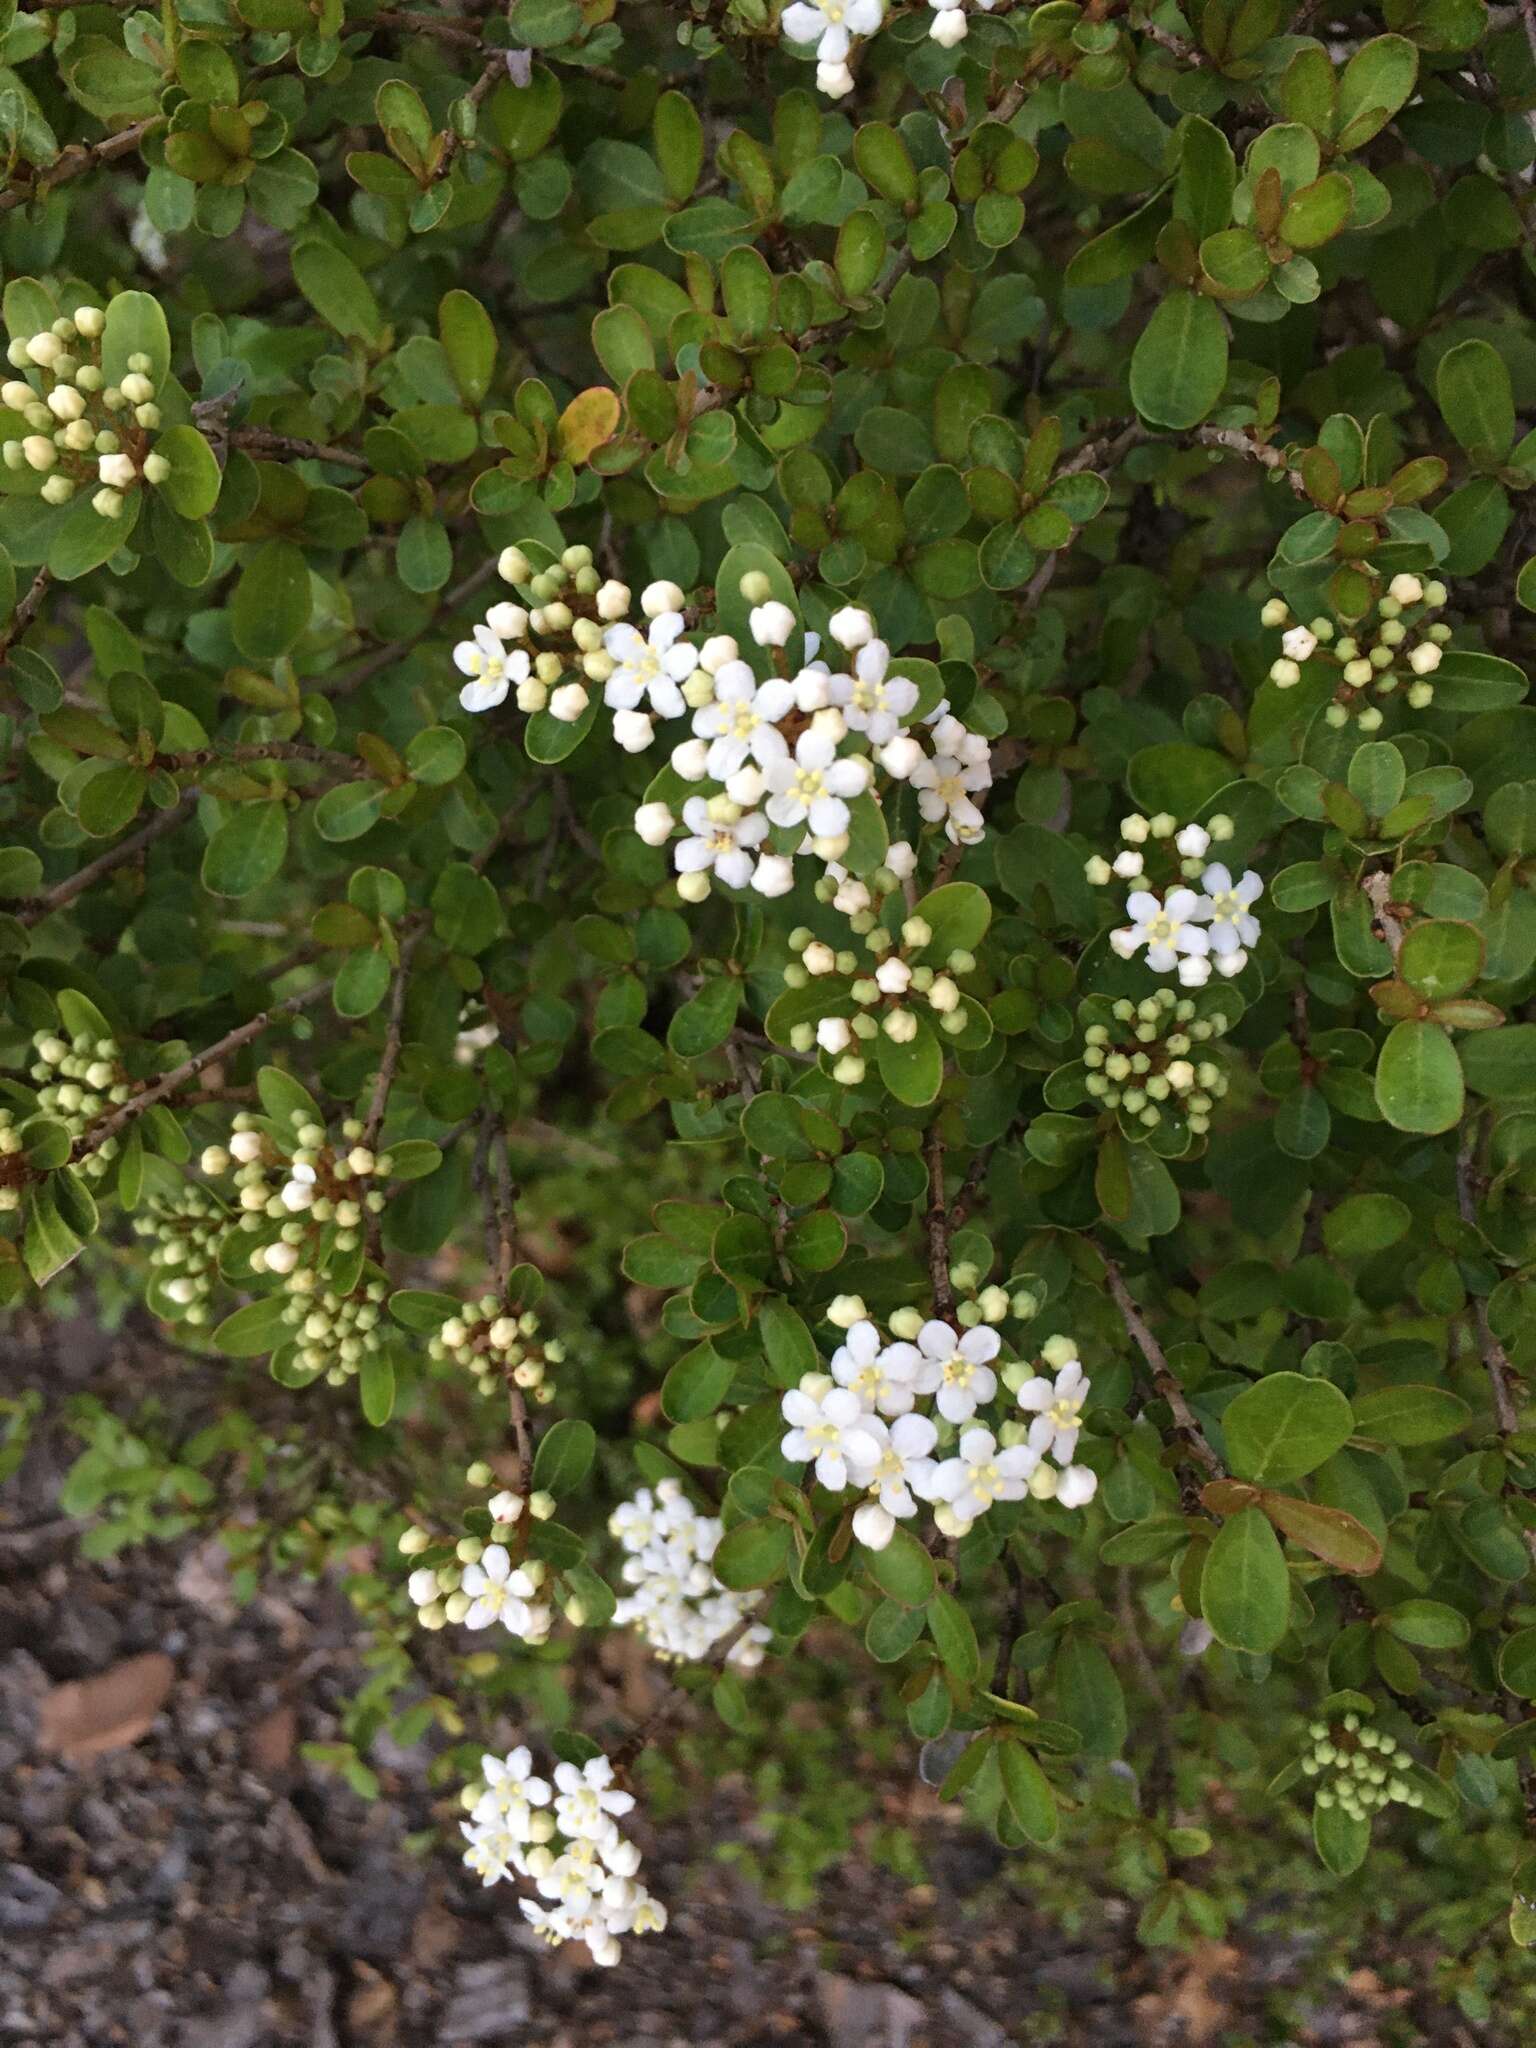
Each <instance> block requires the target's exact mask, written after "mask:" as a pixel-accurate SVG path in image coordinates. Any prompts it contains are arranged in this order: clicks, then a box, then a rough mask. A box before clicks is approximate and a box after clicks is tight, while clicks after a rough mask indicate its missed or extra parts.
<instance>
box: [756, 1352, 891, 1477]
mask: <svg viewBox="0 0 1536 2048" xmlns="http://www.w3.org/2000/svg"><path fill="white" fill-rule="evenodd" d="M779 1406H780V1412H781V1413H782V1414H783V1417H784V1420H785V1421H786V1422H787V1423H788V1424H789V1430H788V1433H787V1434H786V1435H785V1437H784V1439H783V1441H782V1443H781V1444H780V1446H779V1448H780V1450H781V1451H782V1452H783V1454H784V1456H785V1457H786V1458H788V1459H789V1461H790V1463H791V1464H793V1465H803V1464H805V1463H806V1462H807V1461H808V1460H810V1459H814V1460H815V1461H816V1477H817V1479H818V1480H819V1481H820V1482H821V1484H822V1485H823V1486H825V1487H827V1488H829V1489H830V1490H831V1491H832V1492H833V1493H840V1492H841V1491H842V1489H843V1488H844V1487H845V1486H846V1485H847V1484H848V1481H849V1474H850V1471H851V1472H852V1473H853V1475H854V1483H855V1484H857V1485H862V1484H863V1483H864V1482H863V1477H862V1475H863V1473H864V1472H865V1471H867V1470H868V1469H869V1468H870V1467H872V1466H873V1465H875V1464H876V1463H877V1462H878V1460H879V1457H880V1443H879V1440H878V1439H877V1438H876V1436H875V1435H874V1433H873V1431H872V1430H871V1429H870V1428H869V1421H870V1417H869V1415H868V1413H867V1411H866V1410H865V1407H864V1404H863V1403H862V1402H861V1401H860V1399H859V1397H858V1395H857V1394H855V1393H852V1392H850V1390H849V1389H848V1388H847V1387H840V1386H838V1385H837V1383H836V1381H835V1380H829V1379H828V1378H827V1377H826V1376H825V1374H823V1373H807V1374H806V1376H805V1378H804V1379H803V1380H802V1381H801V1382H800V1384H799V1386H798V1387H791V1388H790V1389H789V1391H788V1393H787V1394H785V1396H784V1398H783V1400H782V1401H781V1402H780V1404H779Z"/></svg>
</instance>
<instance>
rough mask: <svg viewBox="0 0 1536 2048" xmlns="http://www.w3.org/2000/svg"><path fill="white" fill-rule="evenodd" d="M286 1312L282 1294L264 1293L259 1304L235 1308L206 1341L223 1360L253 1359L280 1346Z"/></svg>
mask: <svg viewBox="0 0 1536 2048" xmlns="http://www.w3.org/2000/svg"><path fill="white" fill-rule="evenodd" d="M287 1310H288V1297H287V1296H286V1295H285V1294H267V1295H263V1296H262V1298H261V1299H260V1300H259V1301H248V1302H247V1303H246V1305H245V1307H244V1308H237V1309H236V1310H235V1312H234V1314H233V1315H229V1316H226V1317H225V1318H224V1320H223V1322H222V1323H220V1324H219V1326H218V1328H217V1329H216V1330H215V1331H214V1333H213V1335H212V1337H211V1338H210V1339H209V1342H210V1343H211V1344H212V1345H213V1348H214V1350H215V1351H222V1352H223V1353H224V1355H225V1357H226V1358H257V1357H259V1356H260V1355H261V1354H262V1352H264V1351H270V1350H272V1349H273V1347H274V1346H275V1345H278V1344H281V1343H282V1341H283V1339H284V1337H285V1336H286V1335H287V1331H288V1324H287V1321H286V1316H287Z"/></svg>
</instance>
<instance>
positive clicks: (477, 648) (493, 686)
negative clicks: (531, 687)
mask: <svg viewBox="0 0 1536 2048" xmlns="http://www.w3.org/2000/svg"><path fill="white" fill-rule="evenodd" d="M453 665H454V667H455V668H456V669H457V670H458V671H459V674H460V675H464V676H468V677H470V678H471V680H470V681H469V682H467V683H466V684H465V685H464V687H463V688H462V689H461V690H460V692H459V703H460V704H461V705H462V706H463V708H464V709H465V710H466V711H494V710H495V708H496V706H497V705H498V704H500V703H502V702H503V701H504V700H505V698H506V695H507V692H508V690H509V689H510V688H511V687H512V685H513V684H514V683H521V682H526V680H527V678H528V656H527V655H526V654H525V653H524V652H523V650H522V649H521V648H517V649H515V650H514V651H513V652H512V653H511V654H508V652H507V650H506V648H505V646H503V644H502V642H501V641H500V640H499V639H498V638H497V636H496V634H495V633H494V632H493V631H492V630H491V628H490V627H489V626H488V625H482V626H476V628H475V631H474V637H473V639H470V640H461V641H460V642H459V644H458V646H457V647H455V648H454V650H453Z"/></svg>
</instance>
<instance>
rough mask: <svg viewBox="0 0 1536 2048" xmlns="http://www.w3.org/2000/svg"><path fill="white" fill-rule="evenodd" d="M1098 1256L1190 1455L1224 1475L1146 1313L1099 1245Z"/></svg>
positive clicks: (1218, 1475)
mask: <svg viewBox="0 0 1536 2048" xmlns="http://www.w3.org/2000/svg"><path fill="white" fill-rule="evenodd" d="M1099 1257H1100V1258H1101V1259H1103V1261H1104V1272H1105V1275H1106V1277H1107V1278H1108V1280H1109V1291H1110V1294H1111V1295H1112V1296H1113V1297H1114V1303H1115V1307H1116V1308H1117V1309H1119V1311H1120V1320H1121V1321H1122V1322H1123V1323H1124V1324H1125V1327H1126V1330H1127V1332H1128V1333H1129V1334H1130V1336H1131V1337H1132V1338H1133V1339H1134V1340H1135V1344H1136V1348H1137V1350H1138V1351H1139V1352H1140V1353H1141V1355H1142V1357H1143V1358H1144V1359H1145V1360H1146V1362H1147V1364H1148V1366H1149V1367H1150V1368H1151V1372H1152V1384H1153V1385H1154V1386H1155V1387H1156V1389H1157V1391H1158V1393H1159V1394H1161V1395H1162V1397H1163V1399H1164V1400H1165V1401H1166V1402H1167V1403H1168V1406H1169V1407H1170V1408H1171V1409H1172V1410H1173V1422H1174V1427H1175V1428H1176V1429H1177V1430H1178V1432H1179V1434H1180V1436H1181V1437H1183V1439H1184V1441H1185V1443H1186V1444H1187V1445H1188V1446H1189V1449H1190V1452H1191V1454H1192V1456H1194V1457H1195V1458H1196V1459H1198V1461H1199V1462H1200V1463H1201V1464H1202V1465H1203V1466H1204V1467H1205V1469H1206V1471H1207V1472H1209V1473H1210V1474H1211V1475H1212V1477H1213V1478H1218V1479H1219V1478H1223V1477H1225V1472H1224V1468H1223V1466H1222V1462H1221V1460H1220V1458H1218V1457H1217V1455H1216V1453H1215V1452H1214V1451H1213V1450H1212V1449H1211V1447H1210V1445H1209V1443H1207V1441H1206V1437H1205V1431H1204V1430H1203V1429H1202V1428H1201V1427H1200V1424H1199V1421H1198V1419H1197V1418H1196V1415H1195V1411H1194V1410H1193V1409H1192V1408H1191V1407H1190V1405H1189V1402H1188V1400H1187V1399H1186V1398H1185V1394H1184V1389H1183V1387H1182V1386H1181V1385H1180V1384H1179V1381H1178V1379H1177V1377H1176V1376H1175V1374H1174V1371H1173V1368H1172V1366H1171V1365H1169V1363H1168V1359H1167V1355H1166V1354H1165V1352H1164V1350H1163V1347H1162V1345H1161V1344H1159V1343H1158V1341H1157V1339H1156V1338H1155V1337H1154V1336H1153V1334H1152V1332H1151V1331H1150V1330H1149V1329H1148V1327H1147V1323H1146V1319H1145V1317H1144V1316H1143V1315H1142V1313H1141V1310H1140V1309H1139V1308H1138V1307H1137V1306H1136V1304H1135V1302H1134V1301H1132V1299H1131V1297H1130V1295H1129V1293H1128V1292H1127V1290H1126V1285H1125V1281H1124V1280H1123V1279H1122V1278H1121V1275H1120V1268H1119V1267H1118V1266H1117V1265H1116V1264H1115V1262H1114V1260H1113V1259H1112V1258H1110V1257H1109V1255H1108V1253H1107V1252H1105V1251H1103V1250H1102V1249H1100V1250H1099Z"/></svg>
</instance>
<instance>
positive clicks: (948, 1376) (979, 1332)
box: [892, 1320, 1002, 1422]
mask: <svg viewBox="0 0 1536 2048" xmlns="http://www.w3.org/2000/svg"><path fill="white" fill-rule="evenodd" d="M1001 1347H1002V1339H1001V1338H1000V1337H999V1336H998V1334H997V1332H996V1330H989V1329H986V1328H985V1327H982V1328H978V1329H974V1330H967V1331H966V1333H965V1335H964V1336H963V1337H961V1336H957V1335H956V1333H955V1331H954V1330H953V1329H952V1328H951V1327H950V1325H949V1324H948V1323H941V1322H939V1321H937V1320H935V1321H932V1322H927V1323H924V1325H923V1327H922V1328H921V1329H920V1330H919V1331H918V1333H917V1348H918V1350H919V1351H920V1352H921V1353H922V1355H923V1358H924V1359H925V1360H926V1361H927V1372H926V1374H925V1375H924V1377H926V1379H927V1380H928V1381H929V1382H930V1385H931V1387H932V1389H933V1390H934V1391H936V1392H937V1395H938V1399H937V1402H936V1406H937V1408H938V1411H939V1413H940V1414H941V1415H942V1416H943V1417H944V1420H945V1421H946V1422H969V1421H970V1419H971V1417H972V1416H973V1415H974V1414H975V1413H976V1410H977V1409H978V1408H979V1407H981V1406H982V1405H983V1403H985V1402H987V1401H990V1400H991V1399H992V1396H993V1395H994V1394H995V1393H996V1392H997V1374H996V1373H995V1372H994V1371H993V1370H992V1368H991V1366H990V1364H989V1363H988V1360H989V1359H993V1358H996V1356H997V1354H998V1351H999V1350H1000V1349H1001ZM892 1348H893V1349H894V1346H893V1347H892ZM929 1390H930V1387H929V1386H924V1385H922V1384H919V1387H918V1391H919V1392H920V1393H926V1392H928V1391H929Z"/></svg>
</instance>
